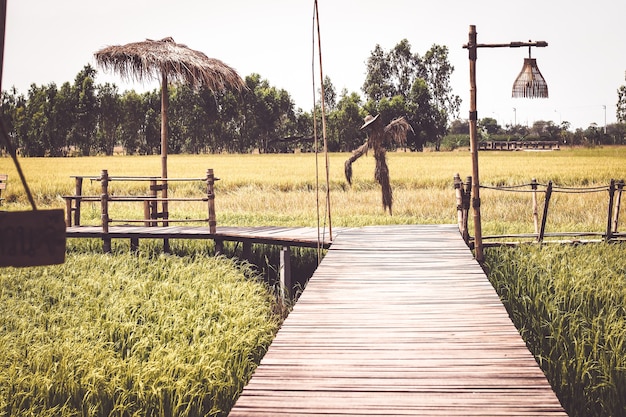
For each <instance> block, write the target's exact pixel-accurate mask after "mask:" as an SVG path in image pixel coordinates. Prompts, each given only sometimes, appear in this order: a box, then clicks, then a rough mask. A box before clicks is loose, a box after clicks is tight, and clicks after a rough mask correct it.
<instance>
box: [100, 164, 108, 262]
mask: <svg viewBox="0 0 626 417" xmlns="http://www.w3.org/2000/svg"><path fill="white" fill-rule="evenodd" d="M100 187H101V194H100V208H101V221H102V233H103V237H102V248H103V250H104V252H105V253H109V252H111V238H110V237H108V234H109V172H108V171H107V170H106V169H103V170H102V173H101V175H100Z"/></svg>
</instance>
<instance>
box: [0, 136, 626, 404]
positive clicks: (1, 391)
mask: <svg viewBox="0 0 626 417" xmlns="http://www.w3.org/2000/svg"><path fill="white" fill-rule="evenodd" d="M348 156H349V155H348V154H331V155H330V156H329V160H330V165H329V182H328V184H329V187H330V188H329V190H330V193H329V194H330V202H331V204H330V206H331V213H330V214H331V215H330V222H332V225H333V226H364V225H378V224H411V223H429V224H432V223H446V224H449V223H456V219H457V217H456V216H457V213H456V201H455V196H454V189H453V181H452V178H453V176H454V174H456V173H459V174H460V175H461V178H465V176H467V175H470V174H471V161H470V156H469V153H468V152H466V151H457V152H442V153H434V152H425V153H404V152H390V153H389V154H388V164H389V168H390V177H391V184H392V187H393V190H394V206H393V216H390V215H389V214H388V213H385V212H384V211H383V209H382V203H381V196H380V190H379V187H378V185H377V184H376V182H375V181H374V160H373V157H371V156H369V157H365V158H362V159H361V160H359V161H358V162H357V163H355V164H354V165H353V185H352V186H349V185H348V184H347V183H346V181H345V179H344V178H343V161H344V160H345V159H347V157H348ZM625 161H626V148H622V147H606V148H596V149H575V150H574V149H568V148H563V149H562V150H561V151H559V152H484V153H481V154H480V179H481V183H482V184H487V185H517V184H522V183H528V182H530V180H531V179H532V178H536V179H537V180H538V181H539V182H540V183H547V182H548V181H550V180H551V181H553V182H554V183H555V184H556V185H559V186H571V187H585V186H593V185H607V184H608V182H609V181H610V179H611V178H615V179H626V164H625V163H624V162H625ZM20 162H21V164H22V167H23V169H24V172H25V174H26V177H27V180H28V183H29V186H30V188H31V190H32V192H33V194H34V196H35V200H36V203H37V206H38V207H39V208H64V207H65V203H64V200H63V198H62V196H63V195H69V194H73V192H74V180H73V179H72V178H71V176H73V175H95V176H97V175H99V174H100V171H101V170H102V169H107V170H108V172H109V175H112V176H158V173H159V172H160V160H159V157H157V156H132V157H128V156H113V157H89V158H24V159H21V160H20ZM208 168H212V169H214V171H215V175H216V176H217V177H219V178H220V180H219V181H218V182H217V183H216V187H215V191H216V212H217V224H218V227H219V225H242V226H243V225H285V226H315V225H317V224H318V222H319V223H320V224H323V225H328V222H329V219H328V216H327V213H326V212H325V201H324V195H325V192H326V181H325V168H324V160H323V158H321V157H320V159H319V160H318V161H316V158H315V155H312V154H291V155H193V156H192V155H170V156H169V168H168V169H169V173H170V177H176V178H202V177H204V175H205V173H206V170H207V169H208ZM0 173H8V174H9V186H8V188H7V190H5V192H3V197H4V198H5V201H4V204H3V206H2V207H1V208H2V209H4V210H28V209H29V205H28V202H27V199H26V197H25V193H24V191H23V189H22V187H21V185H20V183H19V181H18V176H17V173H16V171H15V168H14V167H13V166H12V162H11V160H10V159H8V158H4V157H2V158H0ZM316 178H319V180H316ZM318 184H319V186H318ZM99 186H100V184H99V183H98V182H97V181H94V182H90V181H88V180H86V181H85V183H84V194H93V195H97V194H99ZM111 187H112V192H114V193H116V194H118V195H133V194H145V192H146V190H145V183H121V182H114V183H112V184H111ZM204 189H205V186H204V184H203V183H202V182H200V181H199V182H195V183H172V185H171V187H170V196H181V197H182V196H184V197H187V196H198V195H201V194H202V193H203V192H204ZM318 190H319V191H318ZM481 197H482V215H483V219H482V223H483V234H484V235H488V234H504V233H527V232H532V230H533V223H532V207H531V201H530V195H529V194H515V193H499V192H492V191H490V190H484V191H483V193H482V195H481ZM540 204H541V202H540ZM606 204H607V196H606V195H605V194H604V193H602V194H592V195H555V196H553V201H551V211H550V214H549V221H548V231H587V230H598V231H603V230H604V227H605V226H606ZM318 207H319V209H318ZM112 210H113V217H115V216H118V218H127V217H133V216H134V217H138V218H141V216H142V215H143V208H142V207H141V206H140V205H138V204H131V203H119V204H118V205H115V206H114V207H113V206H112ZM623 210H624V208H622V216H621V219H622V222H620V228H619V229H620V230H621V231H624V230H625V229H626V226H625V225H623V221H624V218H625V217H624V215H626V214H625V213H623ZM205 213H206V207H205V206H204V205H203V204H200V203H177V204H174V203H172V204H170V217H171V218H181V219H185V218H196V217H198V218H199V217H203V216H206V214H205ZM99 221H100V211H99V205H98V204H97V203H96V204H85V205H84V206H83V213H82V223H83V224H98V223H99ZM470 230H472V229H471V227H470ZM100 249H101V246H100V242H97V241H73V240H70V241H69V242H68V253H67V260H66V263H65V264H64V265H58V266H50V267H39V268H25V269H13V268H3V269H2V270H0V351H1V352H3V355H2V357H0V361H2V362H3V363H2V368H1V369H0V416H4V415H6V416H8V415H20V416H21V415H24V416H26V415H29V416H30V415H50V416H52V415H54V416H104V415H107V416H108V415H111V416H133V415H153V416H165V415H176V416H199V415H214V416H224V415H227V413H228V410H229V409H230V407H231V406H232V404H233V403H234V401H235V399H236V397H237V395H238V392H239V390H240V389H241V388H242V387H243V385H244V384H245V382H246V381H247V379H248V378H249V376H250V375H251V373H252V371H253V369H254V367H255V364H256V362H257V361H258V360H259V358H260V357H261V356H262V354H263V352H264V350H265V348H266V347H267V346H268V344H269V343H270V341H271V339H272V337H273V335H274V333H275V331H276V329H277V328H278V326H279V324H280V320H281V317H282V315H283V314H284V311H283V310H282V308H283V307H281V306H280V305H279V304H278V303H277V302H276V298H275V296H274V289H273V288H272V286H271V285H268V284H267V282H264V281H263V279H262V277H261V275H262V272H264V271H263V270H267V269H272V268H273V266H272V265H274V261H273V260H272V258H273V256H274V254H272V253H271V250H265V249H260V248H256V249H255V253H254V257H255V261H254V263H255V264H256V266H255V265H249V264H245V263H241V262H239V261H237V260H236V259H228V258H225V257H217V258H216V257H213V256H212V247H211V246H210V245H206V244H204V245H203V244H201V243H198V242H194V243H191V242H189V243H176V244H175V245H174V246H173V253H172V254H170V255H166V254H163V253H162V251H161V248H160V246H159V245H158V242H153V243H150V244H147V246H144V244H143V243H142V247H141V251H140V253H139V255H138V256H135V255H129V254H128V253H127V252H128V247H125V246H124V245H119V246H118V247H114V253H113V254H112V255H103V254H101V253H100ZM229 253H231V254H236V253H237V248H236V247H233V248H230V251H229ZM485 255H486V260H487V266H488V268H489V272H490V273H489V276H490V279H491V280H492V282H493V283H494V287H495V288H496V290H498V292H499V294H500V295H501V297H502V299H503V301H504V302H505V304H506V305H507V308H508V309H509V312H510V315H511V317H512V318H513V320H514V321H515V323H516V325H517V326H518V328H519V329H520V332H521V333H522V335H523V336H524V338H525V339H526V340H527V343H528V345H529V347H530V348H531V349H532V351H533V353H534V354H535V356H536V358H537V360H538V362H539V363H540V364H541V366H542V368H543V369H544V371H545V372H546V373H547V375H548V377H549V379H550V381H551V383H552V385H553V387H554V388H555V390H556V392H557V394H558V395H559V398H560V399H561V401H562V403H563V404H564V406H565V407H566V409H567V410H568V412H569V413H570V415H572V416H617V415H626V408H625V405H624V402H623V398H626V394H625V393H624V391H623V390H624V387H626V382H625V373H626V367H625V365H624V360H625V359H624V358H625V354H624V338H626V323H625V320H626V319H625V317H626V312H625V310H624V308H625V306H626V294H624V288H626V282H625V280H626V278H625V277H626V273H625V271H624V270H623V259H624V249H622V246H621V245H594V246H590V245H584V246H579V247H557V246H550V247H537V246H530V247H523V248H517V249H489V250H487V251H486V253H485ZM297 259H298V261H297V262H300V263H301V265H297V267H298V268H301V270H302V271H306V272H302V274H304V275H306V274H309V273H310V270H312V269H313V268H314V267H315V254H310V253H304V252H303V253H299V254H298V256H297ZM296 279H298V278H297V277H296Z"/></svg>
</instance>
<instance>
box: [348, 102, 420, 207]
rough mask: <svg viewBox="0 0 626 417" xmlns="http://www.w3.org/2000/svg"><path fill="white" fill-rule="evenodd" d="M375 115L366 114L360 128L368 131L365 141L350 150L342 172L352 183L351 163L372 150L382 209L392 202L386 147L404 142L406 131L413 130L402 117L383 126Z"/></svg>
mask: <svg viewBox="0 0 626 417" xmlns="http://www.w3.org/2000/svg"><path fill="white" fill-rule="evenodd" d="M379 116H380V115H379V114H377V115H376V116H372V115H369V114H368V115H367V116H366V117H365V119H363V121H364V122H365V123H364V124H363V126H361V130H363V129H366V131H367V132H368V136H367V141H366V142H365V143H364V144H363V145H361V146H360V147H359V148H357V149H356V150H354V151H352V156H350V158H348V160H347V161H346V162H345V164H344V173H345V175H346V180H348V183H349V184H350V185H352V163H353V162H354V161H356V160H357V159H359V158H360V157H361V156H363V155H365V154H367V152H368V150H369V149H373V150H374V159H375V160H376V170H375V171H374V179H376V181H377V182H378V183H379V184H380V186H381V191H382V197H383V210H387V208H389V214H392V212H391V206H392V204H393V192H392V190H391V184H390V182H389V167H388V166H387V156H386V155H387V148H386V146H388V145H389V144H391V143H392V142H395V143H396V144H398V145H404V144H405V143H406V135H407V132H408V131H411V132H413V128H412V127H411V125H410V124H409V122H407V121H406V119H405V118H404V117H400V118H398V119H394V120H392V121H391V122H390V123H389V124H388V125H387V126H383V123H382V121H381V120H380V118H379Z"/></svg>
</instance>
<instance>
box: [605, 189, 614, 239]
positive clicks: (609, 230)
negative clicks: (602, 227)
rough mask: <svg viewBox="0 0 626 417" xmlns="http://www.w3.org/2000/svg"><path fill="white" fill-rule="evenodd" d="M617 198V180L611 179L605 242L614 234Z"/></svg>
mask: <svg viewBox="0 0 626 417" xmlns="http://www.w3.org/2000/svg"><path fill="white" fill-rule="evenodd" d="M614 198H615V180H614V179H611V183H610V184H609V213H608V214H607V216H606V217H607V220H606V234H605V236H604V240H605V242H608V241H609V240H611V237H612V236H613V199H614Z"/></svg>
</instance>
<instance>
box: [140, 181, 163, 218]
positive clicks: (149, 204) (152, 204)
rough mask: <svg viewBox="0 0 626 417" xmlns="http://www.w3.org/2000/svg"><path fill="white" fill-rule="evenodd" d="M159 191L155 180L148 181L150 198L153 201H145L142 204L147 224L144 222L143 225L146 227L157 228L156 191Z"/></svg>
mask: <svg viewBox="0 0 626 417" xmlns="http://www.w3.org/2000/svg"><path fill="white" fill-rule="evenodd" d="M159 189H160V187H159V185H158V184H157V181H156V180H150V197H151V198H152V199H153V200H152V201H145V202H144V218H146V219H147V220H149V221H147V222H145V223H144V224H145V225H146V226H148V227H151V226H158V225H157V223H156V221H155V220H156V219H157V211H158V206H157V204H158V203H157V200H156V198H157V191H158V190H159Z"/></svg>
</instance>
